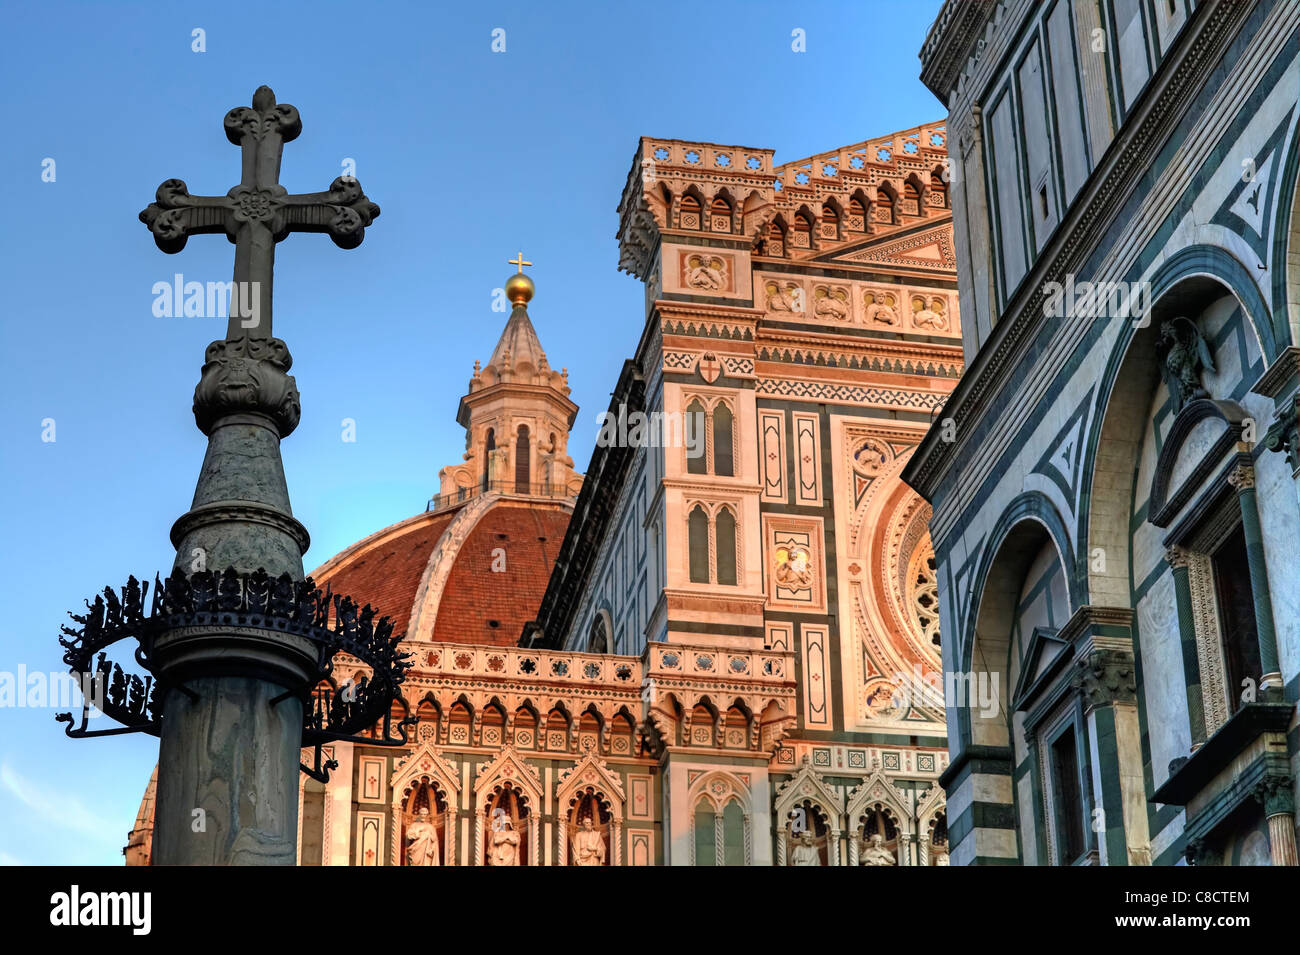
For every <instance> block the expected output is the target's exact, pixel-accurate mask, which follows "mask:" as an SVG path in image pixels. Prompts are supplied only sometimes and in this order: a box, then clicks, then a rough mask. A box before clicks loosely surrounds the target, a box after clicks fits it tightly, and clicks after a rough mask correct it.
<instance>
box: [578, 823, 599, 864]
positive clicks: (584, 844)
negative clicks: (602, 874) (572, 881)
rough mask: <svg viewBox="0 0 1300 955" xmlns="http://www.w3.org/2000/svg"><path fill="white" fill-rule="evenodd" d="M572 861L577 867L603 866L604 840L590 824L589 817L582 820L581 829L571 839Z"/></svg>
mask: <svg viewBox="0 0 1300 955" xmlns="http://www.w3.org/2000/svg"><path fill="white" fill-rule="evenodd" d="M573 861H574V862H575V863H577V864H578V865H604V864H605V840H604V838H603V837H602V836H601V834H600V833H599V832H597V831H596V829H595V827H594V826H593V825H592V823H591V817H590V816H586V817H584V818H583V820H582V824H581V828H579V829H578V832H577V834H576V835H575V836H574V837H573Z"/></svg>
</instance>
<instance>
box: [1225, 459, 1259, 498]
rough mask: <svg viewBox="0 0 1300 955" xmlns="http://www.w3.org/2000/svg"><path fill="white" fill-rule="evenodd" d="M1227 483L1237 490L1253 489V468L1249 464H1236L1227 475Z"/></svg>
mask: <svg viewBox="0 0 1300 955" xmlns="http://www.w3.org/2000/svg"><path fill="white" fill-rule="evenodd" d="M1228 483H1229V484H1231V485H1232V486H1233V487H1235V488H1236V489H1237V492H1238V493H1240V492H1242V491H1253V490H1254V489H1255V468H1254V466H1253V465H1250V464H1238V465H1237V466H1236V467H1235V468H1233V469H1232V473H1231V474H1229V475H1228Z"/></svg>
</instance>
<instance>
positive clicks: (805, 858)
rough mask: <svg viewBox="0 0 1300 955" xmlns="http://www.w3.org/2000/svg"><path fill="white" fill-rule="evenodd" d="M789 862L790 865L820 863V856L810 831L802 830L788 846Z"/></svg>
mask: <svg viewBox="0 0 1300 955" xmlns="http://www.w3.org/2000/svg"><path fill="white" fill-rule="evenodd" d="M790 864H791V865H821V864H822V856H821V853H820V852H818V851H817V843H816V842H815V841H814V840H813V834H812V832H810V831H808V830H804V833H803V835H801V836H800V837H799V838H798V840H796V841H795V842H794V844H793V845H791V846H790Z"/></svg>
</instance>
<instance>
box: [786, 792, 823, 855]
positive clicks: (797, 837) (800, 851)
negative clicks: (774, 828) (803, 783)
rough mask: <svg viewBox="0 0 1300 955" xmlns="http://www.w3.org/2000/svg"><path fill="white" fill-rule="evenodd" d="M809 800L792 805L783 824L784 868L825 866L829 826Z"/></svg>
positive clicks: (821, 813)
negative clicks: (784, 832) (787, 866)
mask: <svg viewBox="0 0 1300 955" xmlns="http://www.w3.org/2000/svg"><path fill="white" fill-rule="evenodd" d="M827 822H828V820H827V819H826V816H825V814H824V813H823V812H822V810H821V808H820V807H819V806H818V805H817V804H816V803H814V802H813V801H812V800H810V799H805V800H803V801H802V802H798V803H795V805H794V806H793V807H792V808H791V809H790V812H789V813H788V815H787V818H786V822H785V829H786V834H785V846H786V848H785V851H786V865H801V866H813V865H827V864H828V862H827V852H828V851H829V843H830V826H829V825H828V824H827Z"/></svg>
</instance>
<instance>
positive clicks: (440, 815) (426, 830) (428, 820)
mask: <svg viewBox="0 0 1300 955" xmlns="http://www.w3.org/2000/svg"><path fill="white" fill-rule="evenodd" d="M447 822H448V813H447V800H446V799H445V798H444V797H443V795H442V794H441V793H439V792H438V790H437V789H436V788H435V787H434V785H433V784H432V783H431V782H430V781H429V778H428V777H427V776H426V777H424V778H422V779H421V780H420V784H419V785H418V786H416V787H414V788H413V789H412V790H411V794H410V795H409V796H408V797H407V798H406V803H405V805H403V806H402V818H401V825H402V843H401V845H402V856H401V864H402V865H412V866H434V865H442V864H443V858H442V850H443V847H444V846H445V845H446V844H447V843H446V838H445V836H446V831H447Z"/></svg>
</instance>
